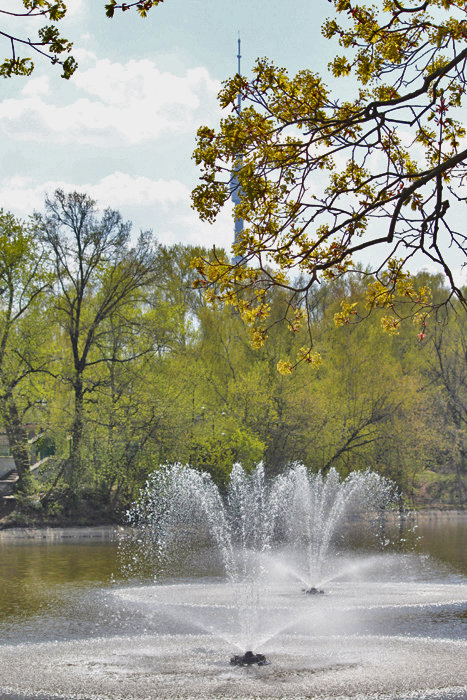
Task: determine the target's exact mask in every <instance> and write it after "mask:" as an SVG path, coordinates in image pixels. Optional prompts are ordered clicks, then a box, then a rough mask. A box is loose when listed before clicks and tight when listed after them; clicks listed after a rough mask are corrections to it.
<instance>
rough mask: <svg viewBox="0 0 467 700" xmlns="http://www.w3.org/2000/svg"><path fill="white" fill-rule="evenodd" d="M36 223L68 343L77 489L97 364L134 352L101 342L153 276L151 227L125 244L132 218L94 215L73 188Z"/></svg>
mask: <svg viewBox="0 0 467 700" xmlns="http://www.w3.org/2000/svg"><path fill="white" fill-rule="evenodd" d="M35 227H36V230H37V231H38V234H39V235H40V237H41V240H42V241H43V244H44V245H45V246H46V247H47V248H48V250H49V251H50V256H51V258H52V260H53V264H54V268H55V280H56V281H55V285H54V294H53V304H54V316H55V322H56V323H57V324H58V326H59V328H60V331H61V334H62V337H63V339H66V344H67V350H68V352H67V356H66V358H65V362H64V364H63V366H62V370H61V373H60V380H61V381H62V382H64V383H66V384H67V385H68V386H69V387H70V388H71V389H72V392H73V411H72V425H71V437H72V451H71V456H70V460H69V464H68V467H69V469H68V481H69V484H70V486H71V487H72V489H74V490H75V489H76V488H77V486H78V484H79V482H80V480H81V479H82V478H83V470H84V464H83V449H84V434H85V423H86V421H85V411H86V406H87V404H88V403H89V401H91V398H92V395H93V394H95V393H96V392H97V391H98V389H99V387H100V386H101V385H102V383H103V381H105V382H106V381H108V378H107V377H106V378H105V379H104V380H103V378H102V376H101V373H100V372H99V371H97V370H98V368H99V367H100V366H102V365H104V364H108V363H112V362H119V363H128V362H131V361H132V360H133V359H134V348H133V346H132V344H131V343H130V342H129V340H128V337H127V338H126V342H125V345H124V347H123V348H121V349H120V351H119V354H118V356H117V355H116V354H115V352H114V349H113V348H112V345H111V344H109V343H108V342H107V338H108V336H109V335H110V333H111V322H115V321H116V319H119V322H120V324H121V323H123V320H122V319H124V318H125V313H126V311H127V310H130V311H131V309H132V307H133V305H135V304H137V303H138V302H139V300H140V297H141V291H142V290H143V289H144V287H145V286H146V285H148V284H150V283H151V282H152V281H153V280H154V279H155V277H156V274H157V257H156V254H155V250H154V246H153V242H152V237H151V234H150V233H149V232H145V233H143V232H142V233H141V234H140V236H139V238H138V240H137V243H136V245H135V246H134V247H130V245H129V242H130V229H131V227H130V224H128V223H124V222H123V221H122V218H121V216H120V214H119V213H118V212H117V211H114V210H110V209H107V210H106V211H105V212H104V213H103V215H102V217H101V218H99V217H98V212H97V209H96V204H95V202H94V201H93V200H92V199H90V198H89V197H87V196H86V195H84V194H79V193H76V192H74V193H71V194H65V193H64V192H63V191H61V190H57V191H56V192H55V194H54V197H53V198H52V199H49V198H48V199H47V200H46V203H45V214H43V215H41V214H36V215H35ZM136 352H138V353H139V350H137V351H136Z"/></svg>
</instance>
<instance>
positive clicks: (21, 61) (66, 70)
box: [0, 0, 78, 79]
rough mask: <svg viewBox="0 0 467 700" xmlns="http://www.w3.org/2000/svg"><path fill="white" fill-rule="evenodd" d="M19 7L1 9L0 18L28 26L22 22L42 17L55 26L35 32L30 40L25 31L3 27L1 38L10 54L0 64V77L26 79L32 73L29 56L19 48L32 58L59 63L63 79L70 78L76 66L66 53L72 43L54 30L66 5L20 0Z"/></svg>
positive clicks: (59, 1) (57, 1) (58, 0)
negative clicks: (26, 54) (35, 56)
mask: <svg viewBox="0 0 467 700" xmlns="http://www.w3.org/2000/svg"><path fill="white" fill-rule="evenodd" d="M21 4H22V5H23V7H22V8H18V9H16V10H11V9H10V10H2V9H0V15H3V17H4V18H5V19H6V18H15V19H16V20H18V24H19V25H20V26H21V27H26V26H30V25H31V22H29V25H28V23H27V22H26V21H25V20H32V21H33V23H34V19H35V18H44V19H45V20H50V21H51V22H53V23H54V24H47V25H45V26H44V27H41V28H40V29H39V30H38V31H37V38H36V39H30V38H29V36H28V30H26V31H24V30H23V31H22V32H12V31H9V30H8V29H6V28H4V30H3V31H1V32H0V35H1V36H2V37H4V38H5V39H7V41H8V43H9V44H10V47H11V55H10V57H9V58H5V60H4V61H3V63H1V64H0V75H3V77H4V78H11V77H12V76H14V75H19V76H28V75H31V73H32V72H33V70H34V62H33V60H32V58H31V57H30V56H21V55H20V54H19V51H20V47H26V48H27V50H29V51H31V52H32V53H33V55H37V56H41V57H45V58H46V59H47V60H49V61H50V62H51V63H52V64H53V65H55V64H58V65H59V66H61V68H62V76H61V77H62V78H66V79H68V78H70V77H71V76H72V75H73V73H74V72H75V70H76V68H77V67H78V64H77V63H76V61H75V59H74V58H73V56H71V55H69V56H67V57H66V58H64V57H63V56H66V54H69V53H70V51H71V49H72V46H73V44H72V43H71V42H70V41H68V39H65V38H64V37H62V36H61V35H60V32H59V30H58V29H57V27H56V24H55V23H57V22H59V21H60V20H61V19H63V17H64V16H65V14H66V10H67V8H66V5H65V3H64V2H63V0H22V2H21Z"/></svg>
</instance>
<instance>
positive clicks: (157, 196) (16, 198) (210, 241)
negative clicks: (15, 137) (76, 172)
mask: <svg viewBox="0 0 467 700" xmlns="http://www.w3.org/2000/svg"><path fill="white" fill-rule="evenodd" d="M58 188H60V189H63V190H64V191H65V192H73V191H77V192H85V193H86V194H88V195H89V196H90V197H92V198H93V199H95V200H96V202H97V204H98V207H99V208H100V209H104V208H106V207H111V208H112V209H117V210H119V211H121V212H122V215H123V217H124V218H125V219H126V218H129V219H130V220H131V221H133V222H134V224H135V230H139V228H142V229H146V228H153V229H154V231H155V234H156V237H157V239H158V240H159V241H160V242H161V243H165V244H167V245H171V244H173V243H179V242H183V243H187V244H192V245H201V246H205V247H208V248H209V247H212V246H213V245H215V246H216V247H218V248H226V249H230V245H231V243H232V239H233V219H232V213H231V211H230V209H229V208H226V209H225V210H224V211H222V213H221V214H220V215H219V217H218V221H217V222H216V223H215V224H212V225H210V224H207V223H204V222H202V221H200V219H199V218H198V215H197V213H196V212H195V211H193V209H192V208H191V200H190V190H189V188H188V187H187V186H186V185H185V184H184V183H182V182H180V181H179V180H162V179H158V180H151V179H150V178H147V177H142V176H138V177H133V176H131V175H128V174H127V173H122V172H119V171H116V172H114V173H111V174H110V175H107V176H106V177H104V178H102V179H101V180H99V181H98V182H95V183H94V184H90V183H87V184H86V183H84V184H83V183H81V184H77V183H71V182H63V181H58V180H49V181H46V182H36V181H34V180H33V179H32V178H29V177H10V178H4V179H3V180H1V181H0V207H1V206H3V207H4V209H8V210H9V211H11V212H12V213H13V214H15V215H16V216H18V217H20V218H23V219H24V218H26V217H28V216H29V215H30V214H32V212H33V211H42V210H43V207H44V200H45V196H46V195H49V196H51V195H52V194H53V192H54V191H55V190H56V189H58ZM6 202H8V204H6Z"/></svg>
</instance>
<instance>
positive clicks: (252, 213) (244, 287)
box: [193, 0, 467, 369]
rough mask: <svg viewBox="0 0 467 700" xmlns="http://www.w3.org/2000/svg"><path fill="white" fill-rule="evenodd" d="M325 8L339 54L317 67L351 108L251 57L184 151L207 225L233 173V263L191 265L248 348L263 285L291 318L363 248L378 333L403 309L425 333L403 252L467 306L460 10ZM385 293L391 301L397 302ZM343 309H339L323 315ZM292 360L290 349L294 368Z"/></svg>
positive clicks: (257, 329)
mask: <svg viewBox="0 0 467 700" xmlns="http://www.w3.org/2000/svg"><path fill="white" fill-rule="evenodd" d="M333 5H334V11H335V14H334V16H333V17H331V18H330V19H328V20H327V21H326V22H325V24H324V26H323V29H322V31H323V34H324V36H325V37H326V38H328V39H333V38H337V39H338V42H339V44H340V46H341V51H342V53H339V54H338V55H336V56H335V58H334V59H333V60H332V61H331V63H330V69H331V71H332V73H333V75H334V76H335V77H345V78H347V77H348V76H352V77H353V78H354V79H355V81H356V94H355V96H354V98H353V99H349V100H340V99H336V98H335V97H333V96H332V94H331V92H330V90H329V89H328V87H327V86H326V84H325V82H324V80H323V78H322V77H321V76H319V75H317V74H315V73H313V72H312V71H310V70H302V71H300V72H299V73H298V74H297V75H296V76H294V77H289V75H288V74H287V72H286V71H285V70H284V69H282V68H279V67H277V66H275V65H274V64H273V63H272V62H271V61H269V60H267V59H261V60H258V61H257V63H256V65H255V67H254V69H253V78H252V79H251V80H247V79H246V78H245V77H244V76H241V75H236V76H235V77H233V78H232V79H230V80H228V81H226V82H225V84H224V87H223V89H222V91H221V93H220V96H219V101H220V105H221V107H223V108H225V109H226V110H228V111H229V112H230V114H229V116H227V117H225V118H224V119H223V120H222V122H221V125H220V128H219V129H218V130H217V131H216V130H215V129H212V128H209V127H202V128H200V129H199V131H198V145H197V148H196V150H195V153H194V158H195V160H196V162H197V164H198V165H200V166H201V168H202V176H201V180H202V183H201V184H200V185H199V186H198V187H197V188H196V189H195V190H194V193H193V201H194V204H195V207H196V208H197V210H198V212H199V214H200V216H201V218H202V219H205V220H208V221H213V220H214V219H215V218H216V216H217V214H218V212H219V211H220V209H221V208H222V207H223V206H224V205H225V203H226V202H227V200H228V199H229V198H230V196H231V187H230V180H231V172H232V168H235V170H236V174H237V178H238V187H239V188H240V195H241V196H240V200H241V201H240V204H239V205H238V206H237V207H236V212H235V213H236V216H237V217H239V218H240V217H241V218H242V219H243V221H244V222H245V230H244V233H243V235H242V236H241V238H240V240H239V241H238V242H237V244H236V245H235V246H234V253H235V255H236V256H237V258H238V259H240V260H241V262H239V263H237V264H235V263H233V262H231V261H230V260H229V259H228V258H227V256H225V255H222V254H219V255H218V256H217V257H214V258H211V259H210V260H207V259H205V258H202V257H201V258H199V259H198V260H197V261H196V262H195V266H196V268H197V270H198V271H199V273H200V275H201V276H202V277H203V278H204V279H203V282H204V284H205V285H207V286H208V287H209V289H208V297H209V298H211V299H217V300H222V301H224V302H225V303H228V304H233V305H234V306H235V307H236V308H237V309H238V311H239V313H240V314H241V316H242V318H243V319H244V321H245V322H246V323H247V324H248V325H249V326H250V328H251V329H252V333H253V337H254V339H255V341H256V342H259V341H260V340H261V339H263V340H264V338H265V337H266V335H267V329H268V327H269V322H268V319H269V308H268V305H267V304H266V303H265V302H264V290H267V289H269V288H271V287H274V286H277V287H280V288H283V289H284V290H286V291H287V292H288V293H289V298H290V306H289V307H288V309H287V319H288V321H289V323H290V322H292V323H298V322H299V321H300V317H301V308H303V306H304V305H305V308H309V304H308V303H307V300H308V298H309V296H310V294H311V293H312V290H313V288H314V286H315V285H316V284H318V283H323V281H329V282H333V281H335V280H337V279H339V278H341V277H342V276H345V275H346V274H348V273H349V272H350V271H351V270H353V269H355V264H356V260H355V259H356V256H358V255H359V254H360V253H362V252H363V251H372V259H373V260H374V264H373V267H372V269H371V270H368V274H370V273H371V274H372V275H373V277H372V280H371V282H370V285H369V287H368V292H367V299H366V310H365V313H367V312H369V311H371V310H373V309H374V308H381V309H383V310H384V311H385V313H386V315H385V316H384V317H383V318H382V324H383V327H384V328H385V330H387V331H388V332H389V333H393V334H394V333H397V332H399V328H400V321H401V319H402V318H404V317H407V316H410V317H415V320H416V322H417V323H418V326H419V334H420V337H421V338H423V337H424V336H425V330H426V325H427V317H428V310H429V308H430V307H431V306H432V305H433V304H432V301H431V299H430V295H429V290H428V289H426V288H421V289H417V288H416V287H415V286H414V282H413V280H412V279H411V277H410V275H409V273H408V272H407V270H406V267H407V265H408V263H409V262H410V261H411V259H412V258H413V256H414V255H415V254H418V255H419V256H423V257H424V258H425V260H426V261H427V262H429V263H430V264H431V265H436V266H438V267H439V269H440V271H442V272H443V274H444V275H445V276H446V278H447V280H448V284H449V291H448V293H447V299H446V297H445V299H443V300H442V302H441V303H446V302H447V300H449V299H451V298H452V297H453V296H454V297H455V298H457V299H458V300H459V302H460V303H461V304H462V305H463V306H464V307H465V304H466V300H465V297H464V293H463V291H462V289H461V288H460V287H459V285H458V284H457V283H456V280H455V276H454V272H453V269H452V262H451V260H452V259H453V258H455V256H452V255H451V257H450V251H451V253H452V251H453V250H454V251H455V253H456V254H457V255H461V256H464V251H465V247H466V235H465V231H464V229H463V228H462V225H461V224H460V223H459V222H461V221H462V216H459V215H458V214H459V211H458V210H459V207H462V206H465V198H464V197H463V195H462V194H460V190H459V187H460V185H461V183H462V182H463V178H465V161H466V157H467V150H466V149H465V143H464V142H463V139H464V136H465V129H464V127H463V125H462V124H461V123H460V122H459V121H458V118H459V115H460V108H461V107H462V104H463V99H464V95H465V67H466V61H467V49H466V48H465V39H466V36H467V33H466V32H467V30H466V21H467V9H466V7H465V2H464V0H426V1H425V2H423V3H418V2H415V0H408V2H406V3H401V2H399V0H378V2H376V3H374V4H371V5H370V4H369V3H366V2H359V3H357V2H353V0H333ZM239 95H241V98H242V103H243V106H242V110H241V112H240V111H239V108H238V96H239ZM298 273H300V274H299V276H298V277H297V274H298ZM294 275H295V279H294ZM253 292H254V294H253ZM255 295H256V297H255ZM397 297H398V298H399V300H400V302H403V303H399V304H398V305H397V306H396V303H395V300H396V298H397ZM354 315H355V308H354V307H353V306H352V304H349V302H348V301H345V300H344V301H343V303H342V308H341V310H340V312H338V316H337V319H336V320H337V321H338V322H341V323H346V322H348V321H349V319H351V318H352V317H353V316H354ZM312 341H313V338H312V337H311V336H310V338H309V344H310V343H311V344H312ZM304 359H306V356H303V357H301V356H300V355H298V356H296V357H295V358H294V359H293V360H292V362H291V366H292V367H294V366H296V364H297V363H298V362H300V361H301V360H304ZM282 368H283V369H286V366H285V365H283V366H282Z"/></svg>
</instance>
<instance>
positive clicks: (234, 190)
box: [230, 32, 243, 265]
mask: <svg viewBox="0 0 467 700" xmlns="http://www.w3.org/2000/svg"><path fill="white" fill-rule="evenodd" d="M240 48H241V45H240V32H239V33H238V54H237V61H238V68H237V72H238V74H239V75H241V67H240V61H241V58H242V56H241V53H240ZM237 107H238V114H239V115H240V112H241V111H242V95H241V93H240V92H239V93H238V97H237ZM241 166H242V156H241V154H240V155H239V156H238V158H237V159H236V161H235V163H234V166H233V169H232V177H231V179H230V192H231V195H232V202H233V203H234V206H237V204H240V194H241V189H240V185H239V182H238V177H237V172H238V170H239V169H240V168H241ZM242 233H243V219H237V218H236V219H235V223H234V244H235V243H237V242H238V241H239V239H240V237H241V235H242ZM242 259H243V258H242V257H241V256H240V255H236V256H235V257H233V258H232V264H233V265H236V264H238V263H240V262H241V261H242Z"/></svg>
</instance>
